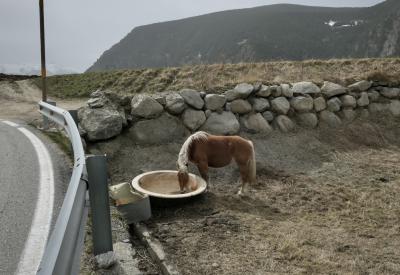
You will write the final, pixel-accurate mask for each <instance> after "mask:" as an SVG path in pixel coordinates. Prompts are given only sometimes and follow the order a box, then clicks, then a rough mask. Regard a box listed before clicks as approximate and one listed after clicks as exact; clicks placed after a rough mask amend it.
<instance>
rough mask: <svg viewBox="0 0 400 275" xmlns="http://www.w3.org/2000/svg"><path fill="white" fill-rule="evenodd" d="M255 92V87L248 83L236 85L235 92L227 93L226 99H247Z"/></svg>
mask: <svg viewBox="0 0 400 275" xmlns="http://www.w3.org/2000/svg"><path fill="white" fill-rule="evenodd" d="M253 91H254V86H253V85H251V84H248V83H241V84H238V85H236V87H235V88H234V89H233V90H229V91H226V92H225V97H226V99H227V100H228V101H233V100H236V99H246V98H248V97H249V96H250V94H251V93H252V92H253Z"/></svg>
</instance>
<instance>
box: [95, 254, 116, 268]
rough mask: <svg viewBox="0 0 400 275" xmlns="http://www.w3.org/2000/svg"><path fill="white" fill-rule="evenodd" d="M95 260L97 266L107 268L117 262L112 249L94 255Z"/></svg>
mask: <svg viewBox="0 0 400 275" xmlns="http://www.w3.org/2000/svg"><path fill="white" fill-rule="evenodd" d="M95 260H96V263H97V266H98V267H99V268H101V269H108V268H110V267H111V266H113V265H114V264H115V263H116V262H117V257H116V256H115V253H114V251H109V252H107V253H103V254H99V255H97V256H95Z"/></svg>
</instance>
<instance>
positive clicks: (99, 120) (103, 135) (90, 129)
mask: <svg viewBox="0 0 400 275" xmlns="http://www.w3.org/2000/svg"><path fill="white" fill-rule="evenodd" d="M78 119H79V123H80V126H81V127H82V129H83V130H84V131H85V132H86V136H87V138H88V140H89V141H97V140H105V139H109V138H112V137H115V136H117V135H119V134H120V133H121V131H122V123H123V119H122V117H121V115H120V113H119V112H118V111H117V110H112V109H109V108H96V109H91V108H88V107H84V108H81V109H79V111H78Z"/></svg>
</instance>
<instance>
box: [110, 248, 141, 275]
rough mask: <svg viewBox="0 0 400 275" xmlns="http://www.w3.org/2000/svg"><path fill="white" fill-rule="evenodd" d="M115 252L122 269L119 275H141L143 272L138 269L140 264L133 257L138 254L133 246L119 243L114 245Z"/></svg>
mask: <svg viewBox="0 0 400 275" xmlns="http://www.w3.org/2000/svg"><path fill="white" fill-rule="evenodd" d="M113 248H114V252H115V255H116V258H117V260H118V264H119V265H120V267H121V269H122V270H121V271H122V272H120V273H117V274H129V275H141V274H143V272H141V271H140V270H139V269H138V267H137V266H138V263H137V262H136V261H135V260H134V259H132V256H134V255H135V254H136V251H135V250H134V249H133V248H132V244H130V243H129V240H128V242H127V243H125V242H124V241H123V242H117V243H115V244H113Z"/></svg>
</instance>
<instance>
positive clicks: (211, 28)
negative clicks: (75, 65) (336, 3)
mask: <svg viewBox="0 0 400 275" xmlns="http://www.w3.org/2000/svg"><path fill="white" fill-rule="evenodd" d="M399 55H400V1H399V0H387V1H385V2H383V3H380V4H378V5H375V6H373V7H368V8H329V7H311V6H300V5H289V4H278V5H269V6H262V7H256V8H250V9H241V10H231V11H223V12H217V13H212V14H207V15H202V16H196V17H191V18H186V19H182V20H176V21H171V22H165V23H157V24H151V25H146V26H141V27H137V28H135V29H133V30H132V31H131V32H130V33H129V34H128V35H127V36H126V37H125V38H123V39H122V40H121V41H120V42H119V43H117V44H116V45H114V46H112V47H111V48H110V49H109V50H107V51H105V52H104V53H103V54H102V56H101V57H100V58H99V59H98V60H97V61H96V62H95V63H94V64H93V65H92V66H91V67H90V68H89V69H88V71H104V70H112V69H126V68H148V67H167V66H180V65H186V64H210V63H236V62H241V61H243V62H254V61H267V60H304V59H328V58H361V57H389V56H399Z"/></svg>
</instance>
